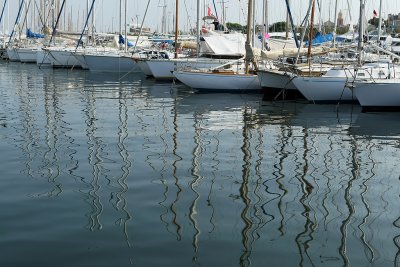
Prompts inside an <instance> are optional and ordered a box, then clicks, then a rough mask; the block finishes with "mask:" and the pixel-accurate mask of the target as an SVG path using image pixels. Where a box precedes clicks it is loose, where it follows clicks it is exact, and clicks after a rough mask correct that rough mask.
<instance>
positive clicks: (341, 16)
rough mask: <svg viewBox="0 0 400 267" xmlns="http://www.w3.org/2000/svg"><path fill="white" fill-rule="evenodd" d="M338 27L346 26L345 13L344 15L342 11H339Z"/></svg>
mask: <svg viewBox="0 0 400 267" xmlns="http://www.w3.org/2000/svg"><path fill="white" fill-rule="evenodd" d="M337 26H338V27H343V26H344V20H343V13H342V10H340V11H339V14H338V18H337Z"/></svg>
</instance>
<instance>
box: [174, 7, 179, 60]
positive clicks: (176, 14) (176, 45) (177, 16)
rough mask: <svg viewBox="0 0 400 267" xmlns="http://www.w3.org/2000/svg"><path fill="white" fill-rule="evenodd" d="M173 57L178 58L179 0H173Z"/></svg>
mask: <svg viewBox="0 0 400 267" xmlns="http://www.w3.org/2000/svg"><path fill="white" fill-rule="evenodd" d="M175 5H176V6H175V58H178V34H179V28H178V25H179V24H178V23H179V19H178V18H179V0H175Z"/></svg>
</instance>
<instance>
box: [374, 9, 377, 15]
mask: <svg viewBox="0 0 400 267" xmlns="http://www.w3.org/2000/svg"><path fill="white" fill-rule="evenodd" d="M377 16H378V12H376V10H375V9H374V17H377Z"/></svg>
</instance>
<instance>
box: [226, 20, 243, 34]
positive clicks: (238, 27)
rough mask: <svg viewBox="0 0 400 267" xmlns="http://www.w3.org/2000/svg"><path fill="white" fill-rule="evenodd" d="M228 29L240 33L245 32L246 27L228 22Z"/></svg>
mask: <svg viewBox="0 0 400 267" xmlns="http://www.w3.org/2000/svg"><path fill="white" fill-rule="evenodd" d="M226 27H227V28H228V29H229V30H232V31H238V32H243V31H244V29H245V27H244V26H243V25H240V24H239V23H233V22H227V23H226Z"/></svg>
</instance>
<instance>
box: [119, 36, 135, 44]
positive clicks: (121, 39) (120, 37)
mask: <svg viewBox="0 0 400 267" xmlns="http://www.w3.org/2000/svg"><path fill="white" fill-rule="evenodd" d="M118 43H119V44H125V38H124V37H123V36H122V35H121V34H120V35H119V41H118ZM132 46H133V44H132V43H131V42H129V41H128V47H132Z"/></svg>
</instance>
